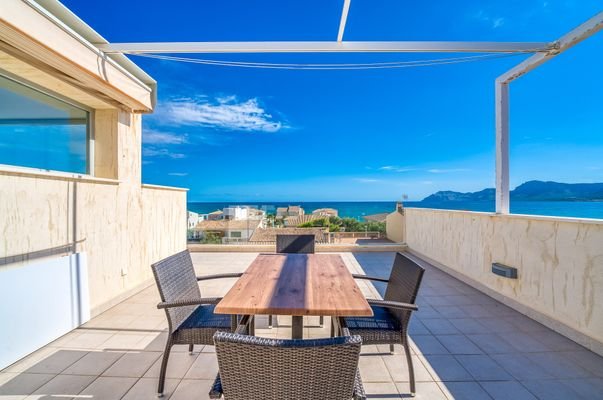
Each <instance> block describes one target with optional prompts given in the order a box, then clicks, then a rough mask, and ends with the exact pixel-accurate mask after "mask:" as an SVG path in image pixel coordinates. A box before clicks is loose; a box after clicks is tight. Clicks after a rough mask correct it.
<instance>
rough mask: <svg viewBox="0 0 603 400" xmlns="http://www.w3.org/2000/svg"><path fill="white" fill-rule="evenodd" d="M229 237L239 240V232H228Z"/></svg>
mask: <svg viewBox="0 0 603 400" xmlns="http://www.w3.org/2000/svg"><path fill="white" fill-rule="evenodd" d="M230 237H231V238H240V237H241V232H230Z"/></svg>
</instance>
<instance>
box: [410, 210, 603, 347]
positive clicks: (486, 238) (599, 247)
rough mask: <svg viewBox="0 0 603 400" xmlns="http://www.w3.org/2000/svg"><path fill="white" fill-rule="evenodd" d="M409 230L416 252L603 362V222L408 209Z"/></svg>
mask: <svg viewBox="0 0 603 400" xmlns="http://www.w3.org/2000/svg"><path fill="white" fill-rule="evenodd" d="M403 224H404V234H405V238H404V239H405V242H406V244H407V245H408V248H409V250H410V251H411V252H414V253H416V254H417V255H419V256H422V257H423V258H425V259H427V260H428V261H432V262H433V263H434V264H435V265H436V266H440V267H441V268H442V269H444V270H446V271H447V272H449V273H451V274H453V275H454V276H456V277H458V278H459V279H461V280H464V281H467V282H469V283H470V284H472V285H473V286H475V287H476V288H478V289H480V290H482V291H484V292H486V293H488V294H489V295H491V296H492V297H495V298H497V299H498V300H500V301H502V302H504V303H505V304H507V305H509V306H511V307H513V308H515V309H517V310H519V311H520V312H523V313H524V314H526V315H528V316H530V317H532V318H534V319H535V320H537V321H539V322H541V323H543V324H545V325H547V326H549V327H550V328H552V329H554V330H556V331H557V332H559V333H561V334H563V335H565V336H567V337H569V338H571V339H572V340H574V341H576V342H578V343H580V344H582V345H583V346H585V347H587V348H589V349H591V350H593V351H595V352H597V353H599V354H603V221H599V220H589V219H574V218H553V217H539V216H523V215H496V214H491V213H476V212H465V211H448V210H433V209H418V208H406V209H405V216H404V222H403ZM495 262H496V263H501V264H505V265H508V266H511V267H515V268H517V269H518V278H517V279H509V278H503V277H500V276H498V275H495V274H494V273H492V272H491V267H492V263H495Z"/></svg>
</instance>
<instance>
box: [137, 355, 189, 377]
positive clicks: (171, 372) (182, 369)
mask: <svg viewBox="0 0 603 400" xmlns="http://www.w3.org/2000/svg"><path fill="white" fill-rule="evenodd" d="M197 357H198V354H194V355H192V356H191V355H190V354H188V353H184V352H174V353H171V354H170V358H169V360H168V365H167V370H166V371H167V372H166V377H168V378H173V379H182V378H184V375H186V373H187V372H188V370H189V368H190V367H191V365H193V363H194V362H195V360H196V359H197ZM161 360H162V357H159V358H158V359H157V361H155V363H154V364H153V365H152V366H151V368H149V370H148V371H147V372H146V373H145V374H144V377H145V378H158V377H159V370H160V369H161Z"/></svg>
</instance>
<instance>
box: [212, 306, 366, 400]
mask: <svg viewBox="0 0 603 400" xmlns="http://www.w3.org/2000/svg"><path fill="white" fill-rule="evenodd" d="M245 318H247V316H245V317H244V319H245ZM244 332H245V330H242V329H241V327H239V329H237V332H236V333H226V332H217V333H216V334H215V335H214V343H215V346H216V355H217V356H218V365H219V368H220V372H219V374H218V376H217V377H216V380H215V382H214V385H213V387H212V389H211V391H210V393H209V397H210V398H212V399H219V398H220V397H221V396H222V395H224V399H225V400H242V399H262V400H272V399H274V400H281V399H330V400H343V399H346V400H349V399H354V400H361V399H362V400H364V399H366V395H365V393H364V387H363V386H362V381H361V380H360V374H359V373H358V358H359V355H360V347H361V344H362V339H361V338H360V336H350V335H349V332H348V331H347V330H345V329H343V332H344V334H345V335H346V336H340V337H336V338H329V339H308V340H281V339H267V338H260V337H256V336H247V335H245V334H242V333H244Z"/></svg>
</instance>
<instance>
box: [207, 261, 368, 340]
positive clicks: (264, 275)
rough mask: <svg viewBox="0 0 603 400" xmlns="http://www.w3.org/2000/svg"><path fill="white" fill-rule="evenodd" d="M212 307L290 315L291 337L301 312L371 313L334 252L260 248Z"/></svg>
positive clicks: (298, 329)
mask: <svg viewBox="0 0 603 400" xmlns="http://www.w3.org/2000/svg"><path fill="white" fill-rule="evenodd" d="M214 312H215V313H217V314H231V315H235V314H236V315H291V316H292V325H291V326H292V334H291V335H292V338H293V339H302V338H303V317H304V316H309V315H313V316H331V317H352V316H361V317H367V316H372V315H373V312H372V310H371V307H370V305H369V304H368V302H367V301H366V298H365V297H364V295H363V294H362V292H361V291H360V288H359V287H358V285H357V284H356V282H355V281H354V278H353V277H352V274H351V273H350V272H349V270H348V268H347V266H346V265H345V263H344V261H343V259H342V258H341V256H340V255H338V254H260V255H258V256H257V258H256V259H255V260H254V261H253V262H252V263H251V265H250V266H249V267H248V268H247V270H246V271H245V272H244V273H243V275H242V276H241V277H240V278H239V279H238V280H237V282H236V283H235V284H234V286H233V287H232V288H231V289H230V290H229V291H228V293H226V295H225V296H224V297H223V298H222V300H221V301H220V302H219V303H218V304H217V305H216V307H215V310H214Z"/></svg>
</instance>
